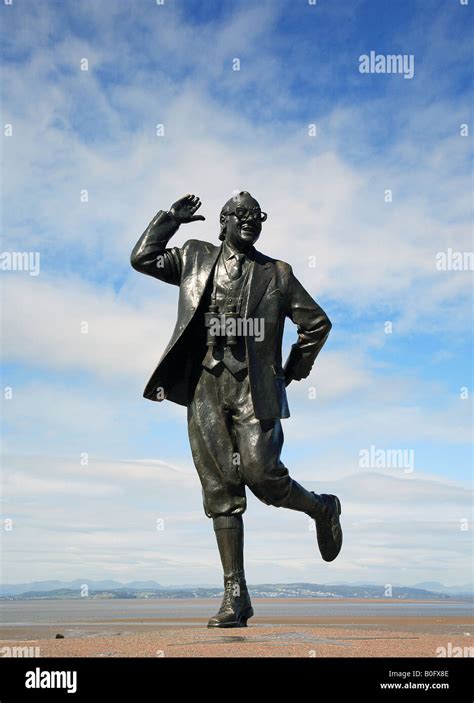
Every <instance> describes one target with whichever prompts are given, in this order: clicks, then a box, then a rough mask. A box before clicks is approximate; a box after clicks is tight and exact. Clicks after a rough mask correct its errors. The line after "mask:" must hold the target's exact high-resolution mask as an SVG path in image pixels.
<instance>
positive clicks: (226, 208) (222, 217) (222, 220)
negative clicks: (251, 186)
mask: <svg viewBox="0 0 474 703" xmlns="http://www.w3.org/2000/svg"><path fill="white" fill-rule="evenodd" d="M242 195H248V196H249V197H250V198H252V196H251V195H250V193H249V192H248V191H247V190H241V191H240V192H239V191H235V192H234V194H233V196H232V197H231V198H229V200H228V201H227V202H226V203H225V205H224V206H223V208H222V210H221V214H220V216H219V219H220V223H221V231H220V233H219V239H220V240H221V241H222V240H224V239H225V235H226V223H227V215H228V214H229V212H230V209H231V207H232V206H233V205H234V204H235V202H236V201H238V200H239V198H240V197H241V196H242Z"/></svg>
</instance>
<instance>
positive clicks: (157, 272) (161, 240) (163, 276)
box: [130, 210, 182, 286]
mask: <svg viewBox="0 0 474 703" xmlns="http://www.w3.org/2000/svg"><path fill="white" fill-rule="evenodd" d="M178 227H179V223H178V222H176V220H174V219H173V218H172V216H171V215H170V213H168V212H165V211H164V210H160V211H159V212H158V213H157V214H156V215H155V217H154V218H153V219H152V221H151V222H150V224H149V225H148V227H147V228H146V230H145V231H144V232H143V234H142V236H141V237H140V239H139V240H138V242H137V243H136V244H135V246H134V247H133V251H132V253H131V256H130V263H131V265H132V266H133V268H134V269H135V270H136V271H139V272H140V273H145V274H147V275H148V276H154V278H158V279H159V280H160V281H165V282H166V283H172V284H173V285H176V286H179V284H180V281H181V264H182V261H181V250H180V249H179V248H178V247H173V248H172V249H167V248H166V245H167V244H168V241H169V240H170V239H171V237H172V236H173V234H175V232H176V231H177V230H178Z"/></svg>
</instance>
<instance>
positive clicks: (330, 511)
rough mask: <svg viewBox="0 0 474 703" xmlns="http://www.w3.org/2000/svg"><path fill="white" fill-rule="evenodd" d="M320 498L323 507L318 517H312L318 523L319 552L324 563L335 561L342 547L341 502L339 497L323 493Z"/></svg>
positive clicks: (319, 510) (319, 509) (320, 508)
mask: <svg viewBox="0 0 474 703" xmlns="http://www.w3.org/2000/svg"><path fill="white" fill-rule="evenodd" d="M315 495H316V494H315ZM319 498H320V499H321V503H322V505H321V506H320V507H319V508H318V512H317V513H316V515H312V517H313V518H314V521H315V523H316V535H317V538H318V546H319V551H320V552H321V556H322V558H323V559H324V561H334V559H335V558H336V557H337V555H338V554H339V552H340V551H341V547H342V528H341V523H340V522H339V515H340V514H341V502H340V500H339V498H338V497H337V496H333V495H331V494H326V493H322V494H321V495H320V496H319Z"/></svg>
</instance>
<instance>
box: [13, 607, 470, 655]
mask: <svg viewBox="0 0 474 703" xmlns="http://www.w3.org/2000/svg"><path fill="white" fill-rule="evenodd" d="M269 600H270V599H256V600H255V603H254V607H255V610H256V612H257V613H258V612H259V610H260V612H262V611H263V612H265V606H267V608H270V607H271V608H273V607H274V605H275V604H274V603H269V602H268V601H269ZM291 600H292V602H290V603H289V602H288V601H285V603H284V606H285V609H283V608H282V611H281V612H282V613H283V614H278V608H276V609H275V612H273V611H272V613H271V614H268V615H266V614H264V615H256V616H255V617H254V618H252V619H251V620H250V621H249V626H248V627H247V628H238V629H207V627H206V623H207V618H206V617H205V616H203V614H202V613H204V612H206V613H207V612H208V613H209V614H212V613H213V612H214V610H216V606H218V603H217V602H216V600H211V599H209V600H204V599H203V600H201V601H199V602H198V603H192V604H190V606H191V605H192V607H193V609H194V610H193V611H192V612H188V613H187V614H186V615H185V617H183V623H182V624H181V623H179V622H177V618H176V616H175V615H174V616H168V615H167V613H168V611H167V609H163V610H162V611H160V612H158V611H157V609H158V606H155V605H154V604H151V607H150V608H149V614H147V615H145V613H147V612H148V611H147V610H145V611H143V610H140V613H141V615H137V613H136V608H137V607H138V606H137V605H135V604H133V606H132V608H130V610H131V611H132V616H133V617H132V616H131V615H130V614H128V617H116V616H115V612H114V613H113V615H114V616H113V617H109V618H107V620H106V621H105V620H104V621H102V622H99V621H97V619H96V620H89V621H88V620H86V619H84V621H81V622H80V623H78V622H68V621H67V619H64V621H63V622H53V621H51V622H50V623H48V622H42V623H37V624H34V623H31V624H30V623H28V624H27V626H25V625H23V626H20V624H17V623H15V622H11V624H10V625H9V626H6V627H3V628H2V635H1V636H2V639H1V640H0V648H2V652H3V656H5V652H6V653H8V652H9V651H10V650H11V651H14V648H15V647H21V648H23V652H24V654H23V656H25V655H26V656H28V655H30V656H42V657H43V656H44V657H83V656H85V657H434V658H438V657H439V656H440V649H439V648H445V650H446V652H447V656H453V653H454V654H456V653H458V654H459V652H462V655H463V656H472V655H473V654H474V642H473V637H472V634H473V633H474V623H473V619H472V617H469V616H466V614H465V613H462V614H459V615H457V614H446V612H445V613H440V614H439V615H430V616H426V615H425V616H423V615H417V614H415V613H416V610H415V612H414V614H413V615H411V614H410V615H406V614H404V615H400V614H396V612H395V611H394V613H393V615H391V614H390V615H387V614H386V612H385V611H383V614H380V615H378V614H377V604H374V612H373V613H368V612H366V610H365V607H366V606H369V604H368V603H367V604H366V603H364V611H363V612H364V614H358V615H357V614H356V615H352V614H350V615H349V616H348V614H347V612H346V613H345V614H334V612H332V613H331V614H329V613H328V615H322V614H320V613H319V612H318V614H317V615H311V614H308V613H306V614H304V615H302V614H298V606H299V607H302V606H304V605H305V601H304V599H291ZM33 605H34V604H33ZM179 605H180V604H179V603H178V606H179ZM277 605H278V604H277ZM320 605H321V604H318V606H320ZM345 605H347V608H348V612H349V613H350V612H351V611H352V608H351V601H350V599H345V600H344V604H341V606H344V607H345ZM353 605H354V608H353V610H354V612H355V613H357V612H358V610H357V607H356V605H355V603H353ZM405 605H406V604H403V607H404V606H405ZM332 606H333V602H332V601H329V600H328V608H329V607H332ZM36 607H37V608H38V609H41V607H43V608H47V607H48V606H47V605H46V606H45V605H44V601H41V602H38V603H37V605H36ZM114 607H115V608H117V607H118V610H119V611H120V604H117V603H115V605H114ZM122 607H123V608H124V609H125V606H122ZM140 607H141V606H140ZM167 607H168V608H169V603H168V604H167ZM181 607H182V606H181ZM309 607H310V606H309ZM358 607H360V602H359V606H358ZM414 607H415V608H416V607H417V606H416V604H414ZM288 608H289V609H290V610H292V609H294V611H295V614H294V615H292V614H288ZM397 610H398V608H397ZM267 612H268V611H267ZM402 612H404V613H406V610H403V611H402ZM45 617H46V616H45ZM56 634H62V635H63V637H64V638H63V639H55V637H56ZM471 647H472V649H471ZM5 648H7V649H5ZM9 648H10V649H9ZM24 648H27V649H24ZM449 648H450V649H449ZM455 648H461V649H460V650H459V649H455ZM442 652H443V650H441V653H442ZM17 656H18V654H17Z"/></svg>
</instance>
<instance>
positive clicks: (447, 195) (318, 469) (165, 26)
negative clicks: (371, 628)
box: [1, 0, 472, 584]
mask: <svg viewBox="0 0 474 703" xmlns="http://www.w3.org/2000/svg"><path fill="white" fill-rule="evenodd" d="M1 12H2V13H3V14H2V20H3V21H2V26H3V35H4V36H3V42H2V45H3V98H2V112H3V122H4V124H11V125H12V126H13V135H12V136H11V137H4V139H3V157H4V164H5V165H4V170H3V190H4V193H5V196H4V206H3V213H2V224H3V227H2V230H3V235H4V236H3V245H2V250H3V251H7V252H8V251H32V252H39V253H40V256H41V272H40V275H39V276H36V277H35V276H30V275H29V274H28V272H26V271H2V272H1V273H2V286H3V300H4V303H3V321H2V330H3V335H2V336H3V349H2V351H3V361H4V373H3V384H4V387H11V388H12V389H13V398H12V399H8V400H4V401H3V408H2V414H3V423H4V448H3V467H4V479H5V486H4V507H3V509H2V513H3V515H4V516H5V517H9V518H12V519H13V529H12V530H11V531H7V532H4V533H3V534H2V536H3V548H4V550H5V557H6V558H5V560H4V569H3V574H2V578H3V581H5V582H18V581H28V580H30V579H31V580H33V579H35V580H38V579H50V578H65V579H66V578H90V579H96V578H106V577H116V578H118V579H122V580H132V579H137V578H140V579H141V578H147V579H148V578H153V579H156V580H157V581H160V582H162V583H210V582H218V581H219V579H220V574H219V565H218V559H217V553H216V550H215V546H214V544H213V535H212V530H211V525H210V523H209V521H207V519H206V518H205V517H204V516H203V513H202V508H201V501H200V488H199V484H198V482H197V477H196V475H195V471H194V468H193V466H192V462H191V458H190V453H189V449H188V446H187V431H186V423H185V412H184V409H182V408H179V407H177V406H173V405H172V404H170V403H164V404H161V405H158V404H154V403H150V402H148V401H145V400H144V399H143V398H142V397H141V394H142V391H143V387H144V385H145V382H146V381H147V379H148V377H149V375H150V374H151V372H152V370H153V368H154V365H155V364H156V362H157V360H158V358H159V356H160V355H161V352H162V350H163V349H164V347H165V344H166V342H167V340H168V338H169V336H170V334H171V331H172V329H173V326H174V320H175V315H176V303H177V291H176V290H175V289H174V288H171V287H170V288H168V287H166V286H165V285H164V284H160V283H159V282H157V281H154V280H152V279H147V278H146V277H143V276H139V275H138V274H137V273H136V272H135V271H133V270H132V269H131V268H130V265H129V255H130V251H131V249H132V247H133V245H134V244H135V241H136V240H137V239H138V237H139V235H140V234H141V232H142V231H143V230H144V228H145V227H146V225H147V224H148V222H149V220H150V219H151V218H152V216H153V215H154V214H155V213H156V211H157V210H159V209H160V208H167V207H169V205H170V204H171V203H172V202H173V201H174V200H175V199H176V198H177V197H179V196H180V195H182V194H183V193H185V192H194V193H197V194H198V195H199V196H200V197H201V199H202V202H203V206H202V210H201V211H202V213H203V214H204V215H205V216H206V221H205V222H202V223H195V224H189V225H187V226H186V227H182V228H181V229H180V231H179V232H178V233H177V235H176V237H175V239H174V240H173V244H175V245H177V246H179V245H181V244H183V243H184V242H185V241H186V239H189V238H194V237H197V238H202V239H205V240H209V241H213V242H215V241H217V235H218V213H219V209H220V207H221V205H222V204H223V202H225V201H226V200H227V198H228V197H229V195H230V194H231V192H232V191H233V190H234V189H236V188H238V189H246V190H249V191H250V192H252V194H254V196H255V197H257V199H258V200H259V201H260V202H261V205H262V208H263V209H264V210H265V211H267V212H268V213H269V217H268V221H267V222H266V223H265V225H264V230H263V233H262V237H261V240H260V242H259V245H260V246H259V248H260V249H261V250H262V251H264V252H265V253H267V254H270V255H271V256H274V257H277V258H281V259H283V260H285V261H288V262H289V263H291V265H292V266H293V270H294V272H295V274H296V275H297V277H298V278H299V279H300V280H301V281H302V282H303V284H304V285H305V286H306V287H307V288H308V290H309V291H310V292H311V293H312V294H313V295H314V297H315V298H316V300H318V302H319V303H320V304H321V305H322V307H323V308H324V309H325V310H326V311H327V313H328V315H329V317H330V318H331V320H332V322H333V325H334V326H333V330H332V332H331V336H330V339H329V341H328V343H327V345H326V347H325V349H324V350H323V352H322V353H321V356H320V357H319V358H318V361H317V363H316V365H315V367H314V370H313V372H312V374H311V376H310V377H309V378H308V379H306V380H305V381H303V382H302V383H300V384H292V385H291V387H290V388H289V403H290V409H291V412H292V417H291V418H290V419H289V420H288V421H286V422H285V423H284V431H285V437H286V443H285V447H284V454H283V459H284V461H285V463H286V465H287V466H288V467H289V469H290V473H291V474H292V475H293V476H294V477H295V478H296V479H297V480H299V481H300V482H301V483H304V484H305V485H308V487H309V488H312V489H313V490H318V491H320V492H323V491H324V492H336V493H338V495H340V496H341V499H342V501H343V506H344V528H345V532H346V542H345V547H344V552H343V553H342V555H341V557H340V558H339V559H338V560H337V561H336V562H334V564H332V565H327V564H323V563H322V562H321V561H320V560H319V558H318V555H317V550H316V545H315V540H314V533H311V532H310V530H309V529H308V524H307V521H306V520H305V518H304V517H302V516H300V515H296V514H294V513H289V512H288V511H287V512H285V511H282V510H276V509H271V508H268V507H266V506H264V505H262V504H260V503H258V502H257V500H256V499H254V498H253V497H252V496H249V508H248V512H247V516H246V526H247V538H246V541H247V552H248V554H247V571H248V576H249V580H250V581H253V582H256V581H260V582H262V581H267V582H268V581H277V580H278V581H316V582H318V581H319V582H331V581H335V580H347V581H351V580H357V581H361V580H365V581H367V582H377V583H383V584H385V583H404V584H412V583H416V582H419V581H425V580H433V579H434V580H441V581H444V582H446V583H447V584H456V583H464V582H467V581H468V580H469V579H470V574H469V566H470V549H469V546H470V532H469V531H466V530H461V528H460V525H461V524H464V523H463V522H462V521H463V520H465V519H468V518H469V516H470V510H471V507H470V506H471V493H470V487H471V483H470V480H471V479H470V473H471V465H472V455H471V449H470V446H471V445H470V442H471V429H470V427H471V422H472V406H471V398H470V396H471V392H472V368H471V352H472V335H471V323H470V318H471V313H472V272H470V271H467V270H464V271H438V270H436V267H435V257H436V255H437V253H438V252H445V251H447V249H448V248H451V249H453V250H456V251H460V252H467V251H471V250H472V243H471V240H470V232H469V223H470V221H471V218H472V210H471V207H472V206H471V197H470V176H471V170H470V159H471V157H472V147H471V139H472V137H471V136H467V137H463V136H461V134H460V126H461V125H462V124H468V125H469V126H470V127H471V125H472V112H471V102H472V85H471V80H472V78H471V71H470V65H471V64H470V62H471V52H472V7H471V6H469V5H468V6H463V5H461V4H460V3H459V2H457V0H451V1H450V2H445V1H444V0H439V1H437V0H429V1H427V0H423V2H421V1H420V2H417V1H416V0H410V1H408V0H405V1H404V2H401V1H397V2H395V0H385V1H384V2H383V3H380V2H377V1H376V0H366V1H363V2H357V1H355V2H353V1H351V2H349V1H348V0H347V1H340V2H337V3H336V2H323V0H318V2H317V4H316V6H310V5H309V4H308V3H307V2H304V1H303V0H301V1H300V2H295V0H291V1H289V0H288V1H283V0H282V1H279V0H272V2H258V3H257V2H245V1H243V0H241V1H240V2H230V1H224V2H206V3H201V2H197V1H196V2H195V1H194V0H186V1H184V0H182V1H181V2H179V1H177V0H174V1H173V0H166V1H165V4H164V5H163V6H157V5H156V3H155V2H154V1H153V0H143V1H141V0H140V1H138V0H135V1H132V0H127V1H125V0H120V1H118V2H114V3H109V2H97V1H95V2H92V0H87V1H84V0H81V1H80V2H69V1H67V2H45V1H42V0H40V1H39V2H38V1H35V2H32V1H31V0H30V1H28V0H26V1H24V2H20V0H18V1H16V2H14V4H13V6H3V7H2V8H1ZM370 51H376V52H377V53H378V54H398V53H400V54H407V55H413V56H414V60H415V75H414V77H413V79H411V80H407V79H404V77H403V75H387V74H361V73H360V72H359V70H358V68H359V56H360V55H361V54H369V53H370ZM83 58H86V59H87V60H88V64H89V67H88V70H87V71H81V70H80V62H81V59H83ZM235 58H239V60H240V71H233V70H232V63H233V60H234V59H235ZM157 124H163V125H164V131H165V133H164V136H162V137H159V136H157V134H156V126H157ZM310 124H315V125H316V137H311V136H309V134H308V125H310ZM471 131H472V130H471ZM84 189H86V190H87V192H88V201H87V202H81V197H80V194H81V191H82V190H84ZM387 189H389V190H391V191H392V202H386V201H385V197H384V196H385V192H386V190H387ZM309 257H315V260H316V266H315V267H312V266H310V265H309V261H310V258H309ZM83 322H87V323H88V333H87V334H82V333H81V324H82V323H83ZM386 322H391V323H392V332H391V334H386V333H385V331H384V330H385V324H386ZM295 334H296V332H295V329H294V328H293V327H292V326H291V324H289V325H288V327H287V329H286V333H285V349H286V350H288V349H289V346H290V345H291V343H292V342H293V341H294V339H295ZM313 387H314V388H316V398H315V399H311V398H310V397H309V390H310V389H311V388H313ZM464 387H466V388H468V389H469V397H468V398H463V397H461V388H464ZM371 445H374V446H376V447H377V448H380V449H407V450H413V451H414V456H415V468H414V471H413V472H412V473H405V472H404V471H403V469H400V468H398V469H397V468H396V469H390V468H386V469H380V468H375V467H373V468H371V469H370V470H366V469H362V468H361V467H360V466H359V452H360V451H361V450H362V449H364V448H367V447H370V446H371ZM84 453H85V454H87V455H88V463H87V464H84V463H81V455H83V454H84ZM158 518H163V519H165V529H164V530H163V531H161V532H157V530H156V520H157V519H158Z"/></svg>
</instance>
